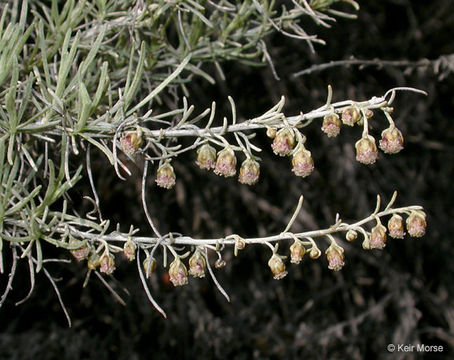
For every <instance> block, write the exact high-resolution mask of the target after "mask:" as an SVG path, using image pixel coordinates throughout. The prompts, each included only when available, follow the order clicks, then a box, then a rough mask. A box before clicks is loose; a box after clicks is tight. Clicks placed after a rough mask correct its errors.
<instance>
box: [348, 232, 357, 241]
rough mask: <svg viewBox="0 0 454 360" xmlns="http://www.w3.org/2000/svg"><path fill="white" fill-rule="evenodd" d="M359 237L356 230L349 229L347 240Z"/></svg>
mask: <svg viewBox="0 0 454 360" xmlns="http://www.w3.org/2000/svg"><path fill="white" fill-rule="evenodd" d="M357 237H358V233H357V232H356V231H355V230H348V231H347V233H346V234H345V240H347V241H350V242H352V241H355V240H356V238H357Z"/></svg>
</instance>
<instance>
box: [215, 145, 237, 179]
mask: <svg viewBox="0 0 454 360" xmlns="http://www.w3.org/2000/svg"><path fill="white" fill-rule="evenodd" d="M214 173H215V174H216V175H221V176H225V177H231V176H235V174H236V157H235V152H234V151H233V150H232V149H231V148H230V147H226V148H224V149H222V150H221V151H219V153H218V158H217V160H216V167H215V169H214Z"/></svg>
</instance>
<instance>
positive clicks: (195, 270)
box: [189, 249, 206, 278]
mask: <svg viewBox="0 0 454 360" xmlns="http://www.w3.org/2000/svg"><path fill="white" fill-rule="evenodd" d="M205 268H206V260H205V256H204V255H203V253H202V251H201V250H200V249H197V250H196V251H194V254H192V256H191V257H190V258H189V275H192V276H194V277H198V278H203V277H205Z"/></svg>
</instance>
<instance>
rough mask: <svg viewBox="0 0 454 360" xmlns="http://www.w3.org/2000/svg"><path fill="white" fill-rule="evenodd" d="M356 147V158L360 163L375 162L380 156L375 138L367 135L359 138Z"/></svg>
mask: <svg viewBox="0 0 454 360" xmlns="http://www.w3.org/2000/svg"><path fill="white" fill-rule="evenodd" d="M355 148H356V160H357V161H359V162H360V163H363V164H366V165H369V164H373V163H375V160H377V158H378V150H377V146H376V145H375V139H374V138H373V137H372V136H370V135H366V136H363V137H362V138H361V139H360V140H358V141H357V142H356V144H355Z"/></svg>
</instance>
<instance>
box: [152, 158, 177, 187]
mask: <svg viewBox="0 0 454 360" xmlns="http://www.w3.org/2000/svg"><path fill="white" fill-rule="evenodd" d="M175 179H176V177H175V172H174V171H173V167H172V165H170V163H168V162H166V163H164V164H162V165H161V166H160V167H159V168H158V171H157V172H156V184H158V186H160V187H162V188H165V189H171V188H173V187H174V186H175Z"/></svg>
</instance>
